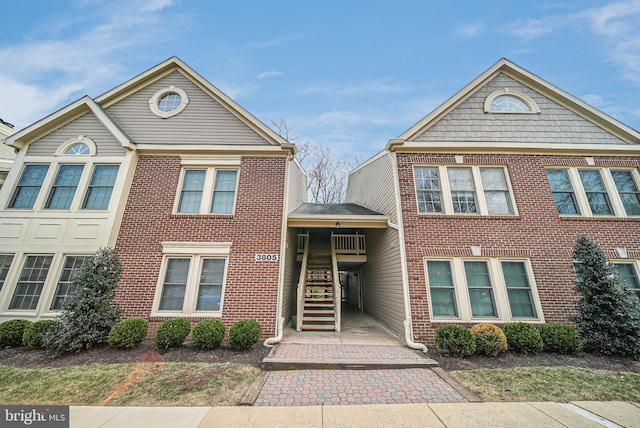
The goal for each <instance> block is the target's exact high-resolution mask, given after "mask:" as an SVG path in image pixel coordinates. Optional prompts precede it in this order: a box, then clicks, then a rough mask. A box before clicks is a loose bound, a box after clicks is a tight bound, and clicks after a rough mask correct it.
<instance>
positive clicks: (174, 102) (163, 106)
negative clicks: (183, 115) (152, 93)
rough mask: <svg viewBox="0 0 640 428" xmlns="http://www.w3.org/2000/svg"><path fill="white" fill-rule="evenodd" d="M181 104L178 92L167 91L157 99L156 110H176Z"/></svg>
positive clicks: (166, 111)
mask: <svg viewBox="0 0 640 428" xmlns="http://www.w3.org/2000/svg"><path fill="white" fill-rule="evenodd" d="M180 104H182V97H181V96H180V94H176V93H169V94H167V95H165V96H164V97H162V98H160V101H158V110H160V111H163V112H165V113H168V112H171V111H174V110H176V109H177V108H178V107H180Z"/></svg>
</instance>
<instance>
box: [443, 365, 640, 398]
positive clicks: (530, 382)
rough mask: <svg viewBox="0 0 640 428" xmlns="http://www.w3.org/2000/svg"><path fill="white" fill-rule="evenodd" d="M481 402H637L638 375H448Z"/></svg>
mask: <svg viewBox="0 0 640 428" xmlns="http://www.w3.org/2000/svg"><path fill="white" fill-rule="evenodd" d="M451 375H452V376H453V377H454V378H455V379H456V380H458V381H459V382H460V383H462V384H463V385H465V386H466V387H467V388H469V389H470V390H471V391H473V392H476V393H477V394H478V395H480V397H481V398H482V400H484V401H558V402H568V401H582V400H586V401H589V400H594V401H611V400H620V401H640V374H635V373H628V372H613V371H604V370H589V369H581V368H574V367H520V368H511V369H477V370H460V371H454V372H451Z"/></svg>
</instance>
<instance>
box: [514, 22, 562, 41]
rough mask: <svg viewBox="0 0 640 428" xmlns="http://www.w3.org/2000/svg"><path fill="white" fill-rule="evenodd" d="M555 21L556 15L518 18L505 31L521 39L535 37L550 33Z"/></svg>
mask: <svg viewBox="0 0 640 428" xmlns="http://www.w3.org/2000/svg"><path fill="white" fill-rule="evenodd" d="M556 21H557V19H556V17H549V18H545V19H533V18H529V19H524V20H518V21H516V22H514V23H513V24H511V25H509V26H508V27H507V32H508V33H510V34H512V35H514V36H517V37H521V38H523V39H537V38H539V37H544V36H546V35H548V34H551V33H552V32H553V30H554V27H555V22H556Z"/></svg>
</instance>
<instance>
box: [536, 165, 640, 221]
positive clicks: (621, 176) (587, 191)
mask: <svg viewBox="0 0 640 428" xmlns="http://www.w3.org/2000/svg"><path fill="white" fill-rule="evenodd" d="M547 178H548V180H549V186H550V187H551V193H552V194H553V199H554V202H555V205H556V209H557V211H558V214H560V215H582V216H586V217H595V216H616V217H630V216H639V215H640V191H639V190H638V189H639V188H640V186H639V185H638V183H639V182H640V180H639V178H640V177H639V176H638V172H637V171H636V170H632V169H618V168H587V167H584V168H583V167H580V168H575V167H566V168H565V167H557V168H556V167H549V168H548V169H547Z"/></svg>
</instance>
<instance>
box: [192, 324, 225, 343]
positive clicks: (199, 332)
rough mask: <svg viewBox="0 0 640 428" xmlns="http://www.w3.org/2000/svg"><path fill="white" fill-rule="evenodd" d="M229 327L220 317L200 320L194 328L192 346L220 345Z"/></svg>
mask: <svg viewBox="0 0 640 428" xmlns="http://www.w3.org/2000/svg"><path fill="white" fill-rule="evenodd" d="M225 331H227V327H225V325H224V324H223V323H222V321H220V320H218V319H212V320H204V321H200V322H199V323H198V324H196V326H195V327H194V328H193V333H192V334H191V346H193V347H194V348H195V349H200V350H205V349H215V348H217V347H218V346H220V343H222V339H223V338H224V333H225Z"/></svg>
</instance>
